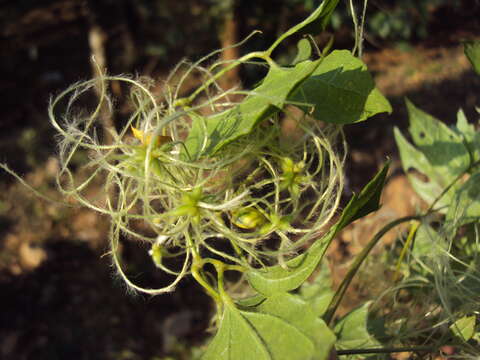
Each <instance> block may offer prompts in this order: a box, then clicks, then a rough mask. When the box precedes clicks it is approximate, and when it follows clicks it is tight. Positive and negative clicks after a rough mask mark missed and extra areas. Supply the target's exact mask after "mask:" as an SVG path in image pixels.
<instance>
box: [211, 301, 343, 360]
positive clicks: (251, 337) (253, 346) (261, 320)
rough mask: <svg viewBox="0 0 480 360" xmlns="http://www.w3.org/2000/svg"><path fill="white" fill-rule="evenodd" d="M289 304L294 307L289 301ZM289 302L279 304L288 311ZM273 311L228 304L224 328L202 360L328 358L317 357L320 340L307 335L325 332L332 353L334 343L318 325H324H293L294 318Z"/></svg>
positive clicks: (226, 303)
mask: <svg viewBox="0 0 480 360" xmlns="http://www.w3.org/2000/svg"><path fill="white" fill-rule="evenodd" d="M273 301H275V300H273ZM285 301H288V302H289V303H290V304H293V302H292V301H291V299H289V298H286V300H285ZM285 301H282V300H279V301H276V304H277V305H281V306H282V307H283V308H284V306H285V304H286V302H285ZM262 304H263V303H262ZM272 305H273V304H272ZM270 310H272V309H271V308H270V306H269V305H266V306H265V308H264V311H265V312H259V311H243V310H239V309H237V308H236V307H235V306H234V305H233V304H231V303H229V302H225V303H224V311H223V314H222V318H221V320H220V327H219V329H218V332H217V334H216V335H215V337H214V338H213V340H212V341H211V343H210V344H209V346H208V348H207V351H206V353H205V354H204V356H203V357H202V360H244V359H246V355H247V354H248V359H255V360H257V359H258V360H309V359H312V360H313V359H319V360H323V359H325V358H326V357H318V356H317V355H316V347H317V344H316V338H314V337H310V335H307V334H306V331H307V329H308V330H312V329H313V330H320V329H321V331H322V333H321V334H318V335H319V336H322V335H323V336H325V340H324V341H323V343H324V344H325V345H326V346H327V347H328V349H329V348H330V347H331V345H332V343H333V341H332V335H331V333H330V332H329V331H330V330H329V329H328V328H323V327H321V326H322V325H318V324H321V323H317V322H315V321H311V322H308V321H307V324H298V322H295V321H291V320H292V319H290V316H283V317H280V316H277V315H275V314H273V315H272V314H270V313H268V311H270ZM302 310H303V309H302ZM310 324H315V325H312V329H309V328H308V326H309V325H310ZM299 326H300V327H299ZM333 339H334V337H333Z"/></svg>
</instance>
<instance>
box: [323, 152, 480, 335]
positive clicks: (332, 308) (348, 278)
mask: <svg viewBox="0 0 480 360" xmlns="http://www.w3.org/2000/svg"><path fill="white" fill-rule="evenodd" d="M467 149H468V147H467ZM469 154H470V159H471V160H470V164H469V166H468V167H467V168H466V169H465V170H464V171H462V172H461V173H460V174H458V175H457V176H456V177H455V178H454V179H453V181H452V182H451V183H450V184H448V186H446V187H445V188H444V189H443V191H442V192H441V193H440V195H438V196H437V198H436V199H435V200H434V201H433V202H432V204H431V205H430V206H429V207H428V209H427V211H425V212H424V213H423V214H420V215H414V216H405V217H403V218H399V219H397V220H394V221H392V222H390V223H388V224H387V225H385V226H384V227H383V228H382V229H380V231H378V232H377V233H376V234H375V236H374V237H373V238H372V239H371V240H370V242H369V243H368V244H367V246H366V247H365V248H364V249H363V250H362V252H361V253H360V254H359V255H358V256H357V257H356V258H355V260H354V262H353V264H352V265H351V267H350V269H349V270H348V273H347V275H345V277H344V278H343V281H342V283H341V284H340V286H339V287H338V289H337V291H336V292H335V295H334V296H333V298H332V300H331V301H330V304H329V305H328V308H327V311H326V312H325V315H324V316H323V319H324V320H325V322H326V323H327V324H329V325H332V321H333V316H334V315H335V312H336V311H337V308H338V306H339V305H340V302H341V301H342V299H343V296H344V295H345V292H346V291H347V288H348V286H349V285H350V283H351V282H352V279H353V277H354V276H355V274H356V273H357V271H358V269H359V268H360V266H361V265H362V264H363V262H364V261H365V259H366V258H367V257H368V255H369V254H370V251H372V249H373V248H374V247H375V245H376V244H377V243H378V242H379V241H380V239H381V238H382V237H383V235H385V234H386V233H387V232H388V231H390V230H391V229H392V228H394V227H395V226H397V225H399V224H401V223H404V222H407V221H411V220H417V221H420V220H421V219H422V218H424V217H426V216H428V215H429V214H431V213H432V212H435V211H436V210H435V209H434V206H435V205H436V204H437V203H438V201H439V200H440V199H441V198H442V197H443V196H444V195H445V194H446V193H447V192H448V191H449V190H450V188H452V187H453V186H454V185H455V184H456V183H457V182H458V181H459V180H460V179H461V178H462V177H463V176H464V175H465V174H467V173H468V172H469V171H470V170H471V169H473V168H474V167H476V166H477V165H480V160H477V161H473V155H472V154H471V152H470V151H469ZM415 230H416V229H415ZM412 237H413V235H412Z"/></svg>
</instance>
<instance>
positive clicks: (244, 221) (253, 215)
mask: <svg viewBox="0 0 480 360" xmlns="http://www.w3.org/2000/svg"><path fill="white" fill-rule="evenodd" d="M232 215H233V216H232V223H233V224H234V225H235V226H237V227H239V228H241V229H246V230H253V229H255V228H257V227H259V226H262V225H263V224H265V222H266V221H267V219H266V218H265V216H263V215H262V213H261V212H260V211H258V210H257V209H255V208H247V209H245V208H243V209H240V210H238V211H235V212H234V213H233V214H232Z"/></svg>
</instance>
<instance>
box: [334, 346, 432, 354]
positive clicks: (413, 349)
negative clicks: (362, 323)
mask: <svg viewBox="0 0 480 360" xmlns="http://www.w3.org/2000/svg"><path fill="white" fill-rule="evenodd" d="M435 350H436V349H435V348H433V347H430V346H417V347H400V348H379V349H349V350H337V352H336V354H337V355H339V356H342V355H357V354H391V353H398V352H424V351H425V352H432V351H435Z"/></svg>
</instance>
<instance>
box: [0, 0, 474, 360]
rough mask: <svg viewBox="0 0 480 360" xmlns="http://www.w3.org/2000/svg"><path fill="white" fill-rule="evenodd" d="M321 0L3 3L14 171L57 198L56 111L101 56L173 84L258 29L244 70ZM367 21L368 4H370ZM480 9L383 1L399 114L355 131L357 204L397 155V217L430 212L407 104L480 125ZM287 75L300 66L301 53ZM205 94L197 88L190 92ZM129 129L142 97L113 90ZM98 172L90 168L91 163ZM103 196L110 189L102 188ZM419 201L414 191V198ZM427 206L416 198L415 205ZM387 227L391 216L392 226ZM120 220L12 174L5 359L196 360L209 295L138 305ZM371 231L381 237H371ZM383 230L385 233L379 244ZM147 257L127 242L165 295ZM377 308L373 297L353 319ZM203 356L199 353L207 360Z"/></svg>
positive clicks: (1, 203)
mask: <svg viewBox="0 0 480 360" xmlns="http://www.w3.org/2000/svg"><path fill="white" fill-rule="evenodd" d="M340 2H341V4H340V5H339V7H338V9H337V10H336V11H335V13H334V15H333V17H332V22H331V25H330V26H329V27H328V28H327V31H326V32H325V33H324V34H321V35H319V36H318V37H317V38H316V41H317V42H318V43H319V44H320V46H322V45H325V44H326V43H327V42H328V40H329V39H330V37H331V36H334V45H333V46H334V48H352V46H353V44H354V38H353V25H352V21H351V16H350V13H349V11H348V6H347V2H346V1H343V0H341V1H340ZM319 3H320V1H317V0H269V1H258V0H256V1H254V0H181V1H178V0H175V1H174V0H96V1H94V0H90V1H85V0H36V1H33V0H17V1H7V0H0V104H1V113H0V116H1V117H0V162H5V163H7V164H8V165H9V166H10V167H11V168H12V169H13V170H15V171H16V172H17V173H19V174H20V175H21V176H22V177H24V179H25V180H26V181H27V182H28V183H29V184H31V185H32V186H33V187H35V188H36V189H38V190H39V191H41V192H42V193H44V194H47V195H48V196H51V197H53V198H58V199H59V194H57V193H56V191H55V180H54V176H55V172H56V171H57V169H58V163H57V160H56V157H55V154H56V151H57V149H56V145H55V131H54V130H53V129H52V127H51V126H50V124H49V121H48V117H47V106H48V101H49V98H50V97H51V96H52V95H55V94H58V93H59V92H60V91H62V90H63V89H65V88H66V87H67V86H68V85H70V84H72V83H74V82H77V81H80V80H86V79H89V78H91V77H93V76H95V70H94V68H93V66H92V64H91V61H90V59H91V57H92V56H95V58H96V59H97V62H98V63H99V64H100V65H101V66H102V67H105V68H106V69H107V70H108V72H109V73H110V74H119V73H126V74H139V75H142V76H149V77H151V78H152V79H154V80H155V81H156V82H157V84H158V93H159V94H161V90H162V81H163V80H164V79H165V78H166V76H167V75H168V73H169V72H170V71H171V70H172V68H173V67H174V66H175V64H176V63H178V62H179V61H181V60H182V59H184V58H187V59H189V60H197V59H199V58H200V57H201V56H203V55H205V54H207V53H209V52H210V51H211V50H213V49H218V48H223V47H226V46H230V45H232V44H234V43H236V42H238V41H240V40H242V39H243V38H245V37H246V36H247V35H249V34H250V33H251V32H252V31H254V30H257V29H258V30H261V31H262V34H260V35H256V36H254V37H253V38H252V39H250V40H249V41H248V42H247V43H246V44H245V45H244V46H242V47H239V48H235V49H230V50H229V51H224V52H222V53H221V54H220V55H219V56H221V57H222V58H224V59H226V60H228V59H232V58H235V57H238V56H240V55H242V54H244V53H247V52H250V51H254V50H259V49H265V48H267V47H268V46H269V45H270V44H271V43H272V41H273V40H274V39H276V38H277V37H278V36H279V35H280V34H281V33H283V32H284V31H285V30H287V29H288V28H289V27H291V26H292V25H294V24H296V23H298V22H299V21H301V20H302V19H304V18H305V17H306V16H308V14H309V12H311V11H312V10H313V9H314V8H315V7H316V6H318V5H319ZM354 3H355V4H356V6H357V10H358V12H360V11H361V6H362V4H363V1H354ZM479 19H480V1H479V0H401V1H400V0H398V1H394V0H370V1H369V4H368V10H367V16H366V25H365V42H364V47H365V49H364V57H363V60H364V61H365V62H366V63H367V65H368V66H369V69H370V71H371V72H372V73H373V75H374V77H375V80H376V83H377V86H378V87H379V88H380V90H381V91H382V92H383V93H384V94H385V95H386V96H387V97H388V98H389V100H390V101H391V102H392V105H393V108H394V112H393V114H392V115H391V116H387V115H382V116H377V117H376V118H373V119H370V120H368V121H367V122H365V123H360V124H356V125H351V126H349V127H348V128H347V129H346V136H347V141H348V142H349V146H350V152H349V157H348V160H347V167H346V172H347V179H348V187H347V189H346V193H345V195H346V197H348V196H349V195H350V194H351V192H352V191H357V190H358V189H360V188H361V187H362V185H364V184H365V183H366V182H367V181H368V179H369V178H370V176H371V175H372V174H373V173H374V172H375V171H376V170H377V169H378V167H379V166H380V165H381V164H382V163H383V162H384V161H385V159H386V157H387V156H389V157H391V158H393V160H394V166H393V172H392V174H393V175H392V178H391V181H390V182H389V184H388V185H387V189H386V194H385V199H384V203H385V204H386V206H385V207H386V208H387V210H388V211H390V212H388V211H387V213H388V215H384V216H387V217H388V216H392V217H396V216H401V215H406V214H407V213H408V212H412V211H414V209H415V207H414V203H413V202H412V201H411V198H410V197H409V196H405V195H403V196H402V195H401V194H410V193H411V190H410V189H409V188H408V183H407V181H406V180H405V178H404V177H403V176H402V175H401V172H400V166H399V163H398V156H397V152H396V148H395V145H394V141H393V136H392V129H393V127H394V126H399V127H405V126H406V124H407V117H406V111H405V105H404V98H405V97H408V98H409V99H410V100H412V101H413V103H415V104H416V105H417V106H419V107H420V108H422V109H423V110H425V111H427V112H429V113H431V114H432V115H434V116H436V117H438V118H439V119H441V120H443V121H445V122H447V123H451V122H453V121H455V114H456V112H457V110H458V108H460V107H461V108H463V109H464V111H465V113H466V115H467V117H468V118H469V119H470V121H475V122H477V119H478V114H477V113H476V111H475V106H480V80H479V77H476V76H475V75H474V73H473V71H472V70H471V68H470V66H469V63H468V61H467V59H466V58H465V56H464V55H463V47H462V45H461V41H462V40H472V39H478V38H480V20H479ZM282 51H283V53H282V54H279V61H282V59H288V58H289V57H291V56H293V54H294V53H295V42H294V41H292V42H290V41H287V42H286V44H285V46H283V48H282ZM257 76H258V74H255V73H253V72H248V71H244V70H242V71H237V72H231V73H229V77H228V78H227V79H225V80H224V81H225V84H224V85H226V86H230V85H235V84H241V85H242V86H245V87H248V86H251V85H252V84H254V83H255V82H256V81H257V80H258V78H257ZM197 85H198V82H196V80H195V79H192V80H191V82H190V83H189V84H187V86H186V87H185V89H184V91H185V92H188V91H191V90H192V89H194V88H195V87H196V86H197ZM111 91H112V93H113V95H114V96H115V98H116V99H117V100H116V101H117V106H118V109H119V110H118V116H119V118H121V117H122V111H124V110H122V109H123V108H122V104H124V103H125V99H126V96H127V95H128V93H127V91H126V89H123V88H121V87H113V88H112V89H111ZM81 162H82V159H80V158H79V159H78V163H79V164H80V163H81ZM99 186H100V185H99ZM409 191H410V192H409ZM412 197H413V195H412ZM382 219H383V220H385V219H384V218H382ZM108 226H109V225H108V219H106V218H104V217H101V216H100V215H97V214H95V213H92V212H90V211H87V210H85V209H81V208H65V207H63V206H61V205H57V204H55V203H50V202H46V201H43V200H41V199H39V198H37V197H35V195H33V194H32V193H31V192H30V191H29V190H28V189H26V188H24V187H23V186H22V185H21V184H19V183H18V182H17V181H16V180H15V179H14V178H12V177H10V176H9V175H7V174H6V173H5V172H0V294H1V296H0V309H1V312H0V358H1V359H49V360H50V359H72V360H73V359H116V360H121V359H123V360H136V359H150V360H154V359H156V360H159V359H168V358H169V357H168V356H170V358H172V359H190V358H194V354H193V353H192V349H193V348H194V347H195V346H199V345H201V344H202V342H203V341H204V340H205V338H206V336H207V333H206V331H205V330H206V329H207V327H208V322H209V319H210V316H211V306H210V305H211V304H210V301H209V299H208V297H207V296H205V295H204V294H203V292H202V290H201V289H200V288H199V287H198V286H197V285H196V283H195V282H194V281H189V280H184V281H183V283H182V284H181V285H180V286H179V288H178V290H177V291H176V292H174V293H172V294H168V295H164V296H159V297H155V298H147V297H142V296H138V295H137V296H133V295H131V294H127V292H126V290H125V288H124V287H123V285H122V284H121V282H120V281H119V280H117V279H116V278H115V276H114V274H113V270H112V268H111V266H110V263H109V259H108V256H102V255H103V254H105V253H106V251H107V250H108V246H107V236H108ZM364 226H373V227H375V226H376V225H375V224H373V225H372V224H367V225H365V224H364ZM364 231H367V232H368V231H370V230H364ZM354 235H355V231H354V230H352V229H350V230H347V231H346V232H345V233H344V234H343V235H342V236H341V237H340V238H339V239H338V241H337V242H336V243H335V246H333V248H332V249H331V251H330V254H329V259H330V260H331V262H333V263H336V264H340V265H339V266H337V268H338V269H340V270H339V272H340V273H341V271H342V270H341V269H342V266H341V264H345V263H346V262H348V260H349V259H350V258H351V256H352V255H353V254H355V253H356V252H358V250H359V249H361V246H362V243H361V241H360V240H358V241H357V240H356V237H355V236H354ZM147 250H148V249H147V248H146V246H145V245H142V244H138V243H132V242H126V243H125V244H124V248H123V250H122V251H123V254H124V256H125V257H126V259H127V263H128V264H129V269H128V271H129V272H130V273H132V274H138V281H140V282H141V283H144V284H146V285H148V286H154V284H155V283H156V282H159V281H161V280H162V279H161V274H158V272H157V271H155V268H154V266H153V265H152V264H151V260H150V258H149V257H148V255H147ZM368 296H369V294H368V293H366V292H365V290H364V289H362V288H361V287H357V289H356V292H355V293H352V294H351V296H350V297H349V300H348V301H347V304H345V306H353V305H355V302H356V301H357V300H358V299H361V298H366V297H368ZM193 352H194V351H193Z"/></svg>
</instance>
